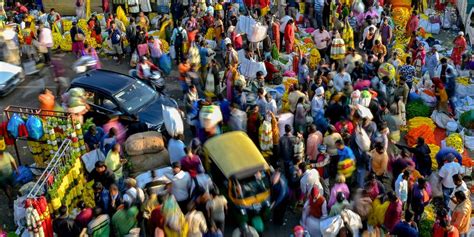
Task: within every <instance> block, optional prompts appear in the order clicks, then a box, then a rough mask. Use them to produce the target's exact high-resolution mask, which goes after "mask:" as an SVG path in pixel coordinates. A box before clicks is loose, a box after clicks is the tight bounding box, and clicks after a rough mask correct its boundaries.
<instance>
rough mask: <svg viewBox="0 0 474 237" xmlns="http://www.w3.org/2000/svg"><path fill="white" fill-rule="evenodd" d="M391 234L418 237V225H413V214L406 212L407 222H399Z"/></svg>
mask: <svg viewBox="0 0 474 237" xmlns="http://www.w3.org/2000/svg"><path fill="white" fill-rule="evenodd" d="M390 234H391V235H395V236H403V237H418V230H417V228H416V224H414V223H413V213H412V212H411V211H410V210H407V211H406V212H405V220H402V221H400V222H398V224H396V225H395V227H393V230H392V231H391V232H390Z"/></svg>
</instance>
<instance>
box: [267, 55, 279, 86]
mask: <svg viewBox="0 0 474 237" xmlns="http://www.w3.org/2000/svg"><path fill="white" fill-rule="evenodd" d="M270 61H271V56H267V58H266V59H265V62H264V63H265V69H266V70H267V76H266V77H265V81H266V82H273V74H275V73H277V72H279V70H278V69H277V68H276V67H275V66H273V64H272V63H271V62H270Z"/></svg>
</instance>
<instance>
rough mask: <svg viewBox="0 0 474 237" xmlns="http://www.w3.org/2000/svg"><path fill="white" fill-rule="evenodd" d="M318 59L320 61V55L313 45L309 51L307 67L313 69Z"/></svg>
mask: <svg viewBox="0 0 474 237" xmlns="http://www.w3.org/2000/svg"><path fill="white" fill-rule="evenodd" d="M320 61H321V55H320V54H319V51H318V49H317V48H316V47H314V48H313V49H311V52H310V53H309V64H308V66H309V68H311V70H315V69H316V67H317V66H318V64H319V62H320Z"/></svg>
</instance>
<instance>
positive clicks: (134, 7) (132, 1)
mask: <svg viewBox="0 0 474 237" xmlns="http://www.w3.org/2000/svg"><path fill="white" fill-rule="evenodd" d="M128 10H129V11H130V13H131V14H132V16H133V18H136V17H137V16H138V12H139V11H140V5H139V2H138V0H128Z"/></svg>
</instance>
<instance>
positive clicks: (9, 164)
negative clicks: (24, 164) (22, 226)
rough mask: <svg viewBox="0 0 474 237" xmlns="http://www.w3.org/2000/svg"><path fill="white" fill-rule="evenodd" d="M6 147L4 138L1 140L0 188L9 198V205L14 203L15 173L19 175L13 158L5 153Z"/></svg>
mask: <svg viewBox="0 0 474 237" xmlns="http://www.w3.org/2000/svg"><path fill="white" fill-rule="evenodd" d="M5 150H6V145H5V140H4V139H3V137H1V138H0V188H1V189H2V190H3V191H4V192H5V194H6V196H7V197H8V201H9V203H11V202H13V199H12V198H13V193H12V192H13V171H15V172H16V173H17V174H18V167H17V165H16V162H15V159H14V158H13V156H12V155H11V154H10V153H9V152H7V151H5Z"/></svg>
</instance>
